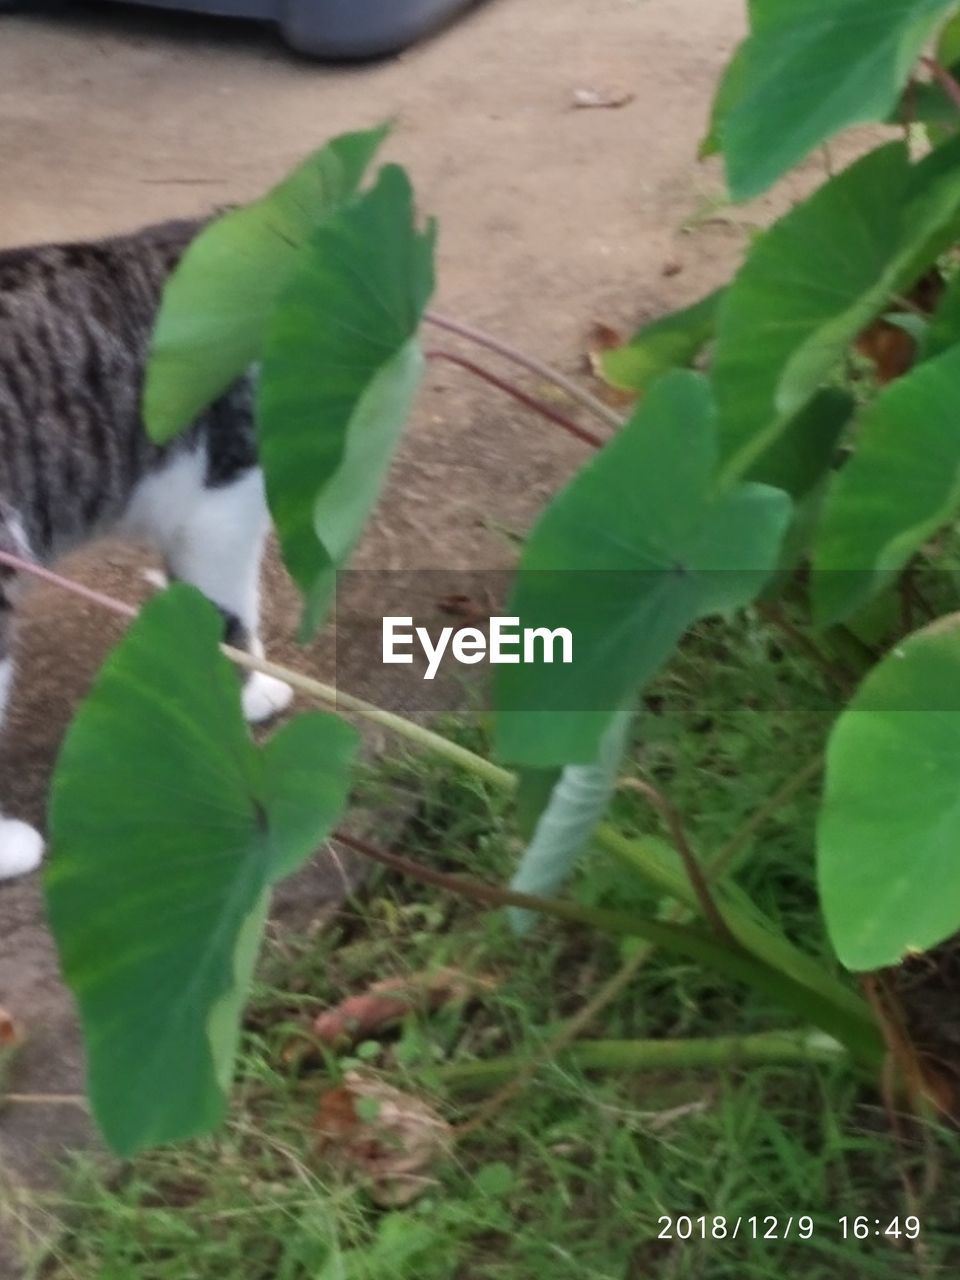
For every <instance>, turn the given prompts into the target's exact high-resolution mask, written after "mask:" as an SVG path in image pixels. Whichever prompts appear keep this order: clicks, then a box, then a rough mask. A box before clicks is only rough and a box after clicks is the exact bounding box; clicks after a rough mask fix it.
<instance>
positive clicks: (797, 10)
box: [720, 0, 956, 200]
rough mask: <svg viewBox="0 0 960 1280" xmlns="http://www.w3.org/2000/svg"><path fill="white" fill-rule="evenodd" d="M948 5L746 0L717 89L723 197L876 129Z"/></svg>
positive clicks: (745, 195) (891, 0)
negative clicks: (735, 50)
mask: <svg viewBox="0 0 960 1280" xmlns="http://www.w3.org/2000/svg"><path fill="white" fill-rule="evenodd" d="M955 5H956V0H753V3H752V4H751V34H750V36H749V38H748V40H747V42H746V44H745V46H744V48H743V53H742V55H741V56H740V57H739V59H738V60H737V63H736V64H735V65H736V66H737V71H736V77H735V81H734V84H733V88H731V85H730V82H729V80H726V81H724V82H722V83H721V88H722V89H723V91H724V94H725V98H724V102H723V104H722V106H723V110H722V112H721V116H722V118H721V120H720V138H721V143H722V148H723V152H724V155H725V157H726V165H727V178H728V181H729V184H730V190H731V192H732V194H733V196H734V198H735V199H737V200H747V199H749V198H750V197H751V196H755V195H758V194H759V193H760V192H761V191H763V190H765V189H766V188H767V187H769V186H770V184H771V183H772V182H775V181H776V180H777V178H779V177H780V176H781V175H782V174H784V173H786V172H787V170H788V169H790V168H792V166H793V165H795V164H797V163H798V162H799V161H800V160H802V159H803V157H804V156H805V155H807V154H808V153H809V152H810V151H811V150H812V149H813V148H814V147H815V146H817V144H818V143H821V142H824V141H826V140H827V139H828V138H830V137H831V136H832V135H833V134H834V133H836V132H837V131H838V130H840V129H844V128H846V127H847V126H848V125H853V124H859V123H864V122H867V121H881V120H885V119H886V118H887V116H888V115H889V114H890V112H891V111H892V110H893V107H894V105H895V103H896V101H897V98H898V95H899V93H900V91H901V90H902V88H903V86H904V84H905V83H906V80H907V77H908V76H909V74H910V71H911V68H912V67H913V65H914V63H915V61H916V59H917V57H918V55H919V54H920V52H921V50H922V48H923V46H924V44H925V43H926V41H927V40H928V39H929V37H930V36H931V35H932V33H933V31H934V29H935V28H936V25H937V23H938V22H939V21H940V19H941V18H942V17H943V16H944V15H945V14H946V13H947V12H948V11H949V10H950V9H952V8H954V7H955Z"/></svg>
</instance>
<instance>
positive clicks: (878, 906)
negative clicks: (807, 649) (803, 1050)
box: [817, 617, 960, 970]
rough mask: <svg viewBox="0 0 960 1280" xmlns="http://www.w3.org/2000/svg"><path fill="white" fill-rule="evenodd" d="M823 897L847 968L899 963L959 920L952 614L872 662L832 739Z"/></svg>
mask: <svg viewBox="0 0 960 1280" xmlns="http://www.w3.org/2000/svg"><path fill="white" fill-rule="evenodd" d="M817 844H818V869H819V870H818V874H819V881H820V897H821V901H822V904H823V912H824V917H825V919H826V923H827V928H828V930H829V933H830V938H831V940H832V942H833V945H834V947H835V948H836V951H837V955H838V956H839V957H840V959H841V960H842V961H843V963H844V964H845V965H846V966H847V967H848V968H850V969H857V970H866V969H877V968H880V967H881V966H883V965H889V964H896V963H898V962H899V961H900V960H902V959H903V958H904V956H907V955H909V954H911V953H912V952H917V951H923V950H926V949H927V948H928V947H932V946H935V945H936V944H937V943H938V942H942V941H943V940H944V939H945V938H947V937H949V936H950V934H952V933H954V932H955V931H956V930H957V929H960V858H958V857H957V850H958V849H960V619H958V618H957V617H952V618H950V619H948V620H941V621H940V622H937V623H935V624H934V625H933V626H931V627H928V628H926V629H925V630H923V631H919V632H915V633H914V634H913V635H912V636H910V637H909V638H908V639H907V640H905V641H904V642H903V643H902V644H901V645H899V646H898V647H897V648H896V649H895V650H894V651H893V652H892V653H891V654H889V655H888V657H886V658H885V659H884V660H883V662H881V663H880V664H879V665H878V666H877V667H875V668H874V669H873V671H871V672H870V674H869V675H868V676H867V678H866V680H865V681H864V682H863V684H862V685H861V687H860V689H859V690H858V691H857V694H856V696H855V697H854V698H853V700H852V701H851V703H850V705H849V706H848V708H847V710H846V711H844V713H843V714H842V715H841V716H840V718H839V720H838V721H837V723H836V725H835V727H834V730H833V733H832V734H831V737H830V744H829V749H828V752H827V781H826V791H825V794H824V799H823V806H822V809H821V813H820V822H819V830H818V836H817Z"/></svg>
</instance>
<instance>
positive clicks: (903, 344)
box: [854, 268, 945, 386]
mask: <svg viewBox="0 0 960 1280" xmlns="http://www.w3.org/2000/svg"><path fill="white" fill-rule="evenodd" d="M944 287H945V286H944V282H943V276H942V275H941V274H940V272H939V270H937V268H933V270H931V271H928V272H927V274H926V275H925V276H921V278H920V279H919V280H918V281H917V283H916V284H915V285H914V286H913V288H912V289H911V290H910V292H909V293H906V294H902V295H900V296H898V297H896V298H892V299H891V301H890V306H891V308H899V309H902V310H909V311H914V312H917V313H918V314H920V315H931V314H932V313H933V312H934V311H935V310H936V308H937V304H938V303H939V301H940V299H941V297H942V296H943V291H944ZM854 346H855V347H856V349H857V351H859V352H860V354H861V355H863V356H866V357H867V359H869V360H871V361H872V362H873V366H874V369H875V370H876V377H877V381H878V382H879V383H880V384H881V386H885V385H886V384H887V383H888V382H893V381H894V379H895V378H900V377H902V376H903V375H904V374H905V373H906V372H907V371H908V370H909V369H910V368H912V366H913V362H914V359H915V357H916V352H917V344H916V343H915V342H914V340H913V338H911V337H910V335H909V334H908V333H907V332H906V331H905V330H904V329H902V328H901V327H900V326H899V325H896V324H890V322H889V321H887V320H883V319H880V320H875V321H874V322H873V324H871V325H868V327H867V328H866V329H864V331H863V332H862V333H861V334H860V335H859V337H858V338H857V340H856V342H855V343H854Z"/></svg>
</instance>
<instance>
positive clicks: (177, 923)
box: [46, 585, 357, 1154]
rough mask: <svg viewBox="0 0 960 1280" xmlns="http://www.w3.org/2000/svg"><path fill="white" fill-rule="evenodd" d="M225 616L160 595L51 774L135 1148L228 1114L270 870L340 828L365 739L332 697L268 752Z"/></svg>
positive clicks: (181, 597)
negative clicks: (227, 641) (251, 727)
mask: <svg viewBox="0 0 960 1280" xmlns="http://www.w3.org/2000/svg"><path fill="white" fill-rule="evenodd" d="M221 630H222V619H221V618H220V615H219V614H218V613H217V611H216V610H215V609H214V608H213V606H212V605H210V604H209V603H208V602H207V601H206V600H205V599H204V598H203V597H202V596H200V595H199V593H198V592H196V591H194V589H193V588H191V587H186V586H182V585H178V586H174V587H172V588H171V589H170V590H169V591H168V592H166V593H164V594H163V595H161V596H158V597H156V598H155V599H154V600H152V601H151V602H150V603H149V604H148V605H147V606H146V607H145V608H144V610H143V611H142V613H141V615H140V617H139V618H138V619H137V621H136V622H134V623H133V625H132V626H131V628H130V630H129V631H128V632H127V635H126V636H125V638H124V639H123V640H122V642H121V643H120V645H119V646H118V648H117V649H116V650H115V651H114V653H113V654H112V656H111V657H110V658H109V659H108V661H107V663H106V664H105V666H104V668H103V670H102V672H101V674H100V676H99V677H98V679H97V682H96V684H95V686H94V688H93V691H92V692H91V694H90V695H89V697H88V698H87V700H86V701H85V702H84V704H83V705H82V707H81V708H80V710H79V712H78V713H77V716H76V718H75V720H74V722H73V724H72V726H71V728H70V731H69V733H68V735H67V739H66V742H65V744H64V747H63V751H62V753H61V756H60V760H59V763H58V766H57V772H56V776H55V779H54V785H53V795H52V801H51V813H50V826H51V836H52V845H53V856H52V858H51V861H50V864H49V869H48V871H47V873H46V894H47V904H48V908H49V915H50V922H51V924H52V927H53V931H54V935H55V938H56V941H57V947H58V949H59V952H60V959H61V965H62V968H63V973H64V976H65V978H66V980H67V982H68V983H69V985H70V987H71V989H72V990H73V992H74V995H75V996H76V998H77V1002H78V1004H79V1007H80V1016H81V1020H82V1023H83V1030H84V1037H85V1042H86V1050H87V1058H88V1065H89V1084H90V1097H91V1101H92V1104H93V1108H94V1113H95V1115H96V1117H97V1121H98V1123H99V1125H100V1127H101V1129H102V1130H103V1133H104V1135H105V1136H106V1138H107V1140H108V1141H109V1142H110V1144H111V1146H112V1147H113V1148H114V1149H115V1150H116V1151H118V1152H121V1153H123V1154H129V1153H130V1152H133V1151H136V1150H139V1149H141V1148H143V1147H146V1146H150V1145H152V1144H156V1143H161V1142H170V1141H174V1140H176V1139H179V1138H185V1137H188V1136H189V1135H191V1134H196V1133H202V1132H206V1131H208V1130H209V1129H211V1128H212V1127H213V1126H214V1125H216V1124H217V1123H218V1122H219V1120H220V1119H221V1118H222V1116H223V1114H224V1110H225V1106H226V1089H227V1086H228V1084H229V1080H230V1076H231V1072H232V1068H233V1061H234V1055H235V1051H236V1044H237V1034H238V1025H239V1014H240V1008H241V1004H242V1001H243V998H244V995H245V993H246V989H247V985H248V982H249V978H250V973H251V970H252V966H253V962H254V959H255V956H256V951H257V945H258V942H259V937H260V932H261V928H262V924H263V920H264V917H265V913H266V908H267V903H268V897H269V889H270V886H271V885H272V884H273V882H274V881H276V880H277V879H278V878H280V877H281V876H283V875H285V874H286V873H287V872H288V871H290V870H292V869H293V868H294V867H296V866H297V865H299V864H300V863H301V862H303V861H304V859H305V858H306V857H307V856H308V855H309V854H310V853H311V852H312V851H313V850H314V849H316V848H317V846H318V845H319V843H320V842H321V841H322V840H323V838H324V837H325V836H326V835H327V833H328V832H329V830H330V828H331V826H332V824H333V822H334V821H335V820H336V818H337V816H338V815H339V813H340V812H341V810H342V808H343V806H344V804H345V801H346V796H347V787H348V776H349V767H350V764H351V761H352V759H353V755H354V753H355V750H356V740H357V735H356V733H355V731H354V730H353V729H352V728H351V727H350V726H349V725H347V724H345V723H344V722H343V721H341V720H339V719H338V718H337V717H335V716H329V715H320V714H311V715H306V716H302V717H300V718H299V719H297V720H295V721H293V722H292V723H291V724H289V725H287V726H286V727H285V728H283V729H281V730H280V732H278V733H277V734H275V735H274V737H273V738H272V739H271V740H270V741H269V742H268V743H267V745H266V746H265V747H264V748H263V749H262V750H258V749H257V748H256V747H255V746H254V744H253V742H252V741H251V739H250V736H249V733H248V731H247V728H246V725H245V724H244V721H243V717H242V713H241V709H240V696H239V682H238V679H237V676H236V674H235V673H234V671H233V670H232V669H231V667H230V664H229V663H228V662H227V660H226V659H225V658H224V657H223V656H222V655H221V653H220V652H219V647H218V642H219V639H220V634H221Z"/></svg>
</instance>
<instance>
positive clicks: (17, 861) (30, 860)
mask: <svg viewBox="0 0 960 1280" xmlns="http://www.w3.org/2000/svg"><path fill="white" fill-rule="evenodd" d="M42 861H43V836H42V835H41V834H40V832H39V831H36V830H34V828H33V827H31V826H29V824H28V823H26V822H20V821H19V820H18V819H17V818H0V880H12V879H13V878H14V876H25V875H26V874H27V873H28V872H30V871H36V869H37V867H39V865H40V863H41V862H42Z"/></svg>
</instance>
